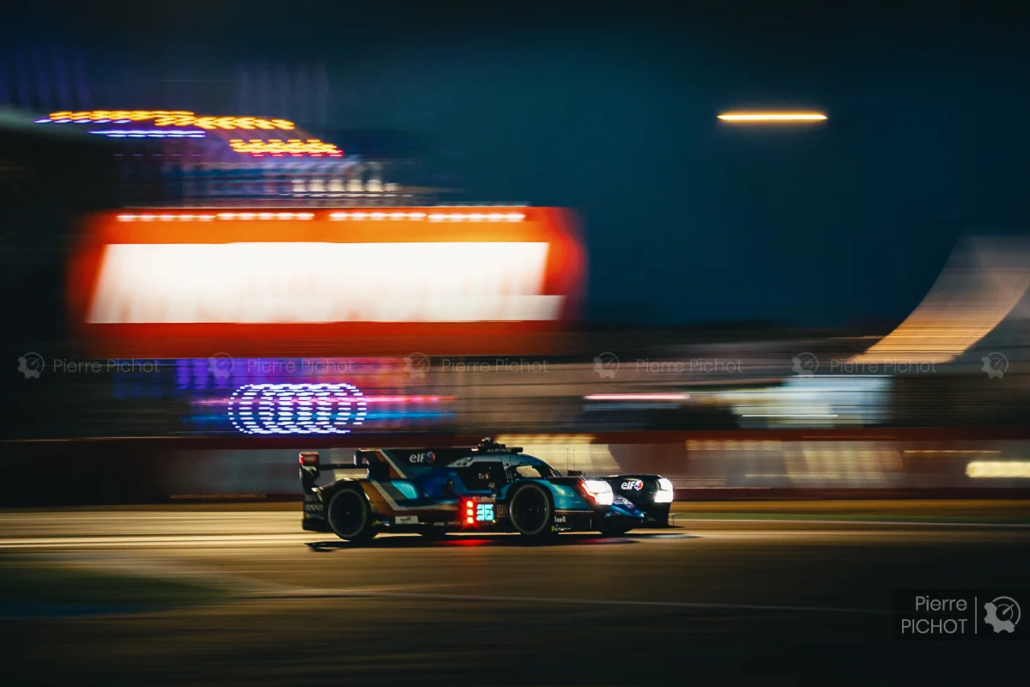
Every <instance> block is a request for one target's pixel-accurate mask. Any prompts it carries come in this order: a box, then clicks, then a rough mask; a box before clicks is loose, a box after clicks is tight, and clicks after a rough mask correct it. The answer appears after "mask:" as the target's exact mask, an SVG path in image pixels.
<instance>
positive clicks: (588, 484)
mask: <svg viewBox="0 0 1030 687" xmlns="http://www.w3.org/2000/svg"><path fill="white" fill-rule="evenodd" d="M583 488H584V489H586V492H587V494H588V495H589V496H590V497H591V498H593V499H594V502H595V503H597V505H599V506H610V505H612V502H613V501H614V500H615V492H613V491H612V485H610V484H608V483H607V482H604V481H602V480H599V479H588V480H585V481H584V482H583Z"/></svg>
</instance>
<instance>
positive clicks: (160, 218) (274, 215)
mask: <svg viewBox="0 0 1030 687" xmlns="http://www.w3.org/2000/svg"><path fill="white" fill-rule="evenodd" d="M314 218H315V213H313V212H219V213H218V214H217V215H192V214H162V215H118V221H119V222H175V221H179V222H192V221H194V220H196V221H199V222H211V221H213V220H216V219H219V220H235V219H242V220H252V219H256V220H273V219H278V220H298V219H299V220H309V219H314Z"/></svg>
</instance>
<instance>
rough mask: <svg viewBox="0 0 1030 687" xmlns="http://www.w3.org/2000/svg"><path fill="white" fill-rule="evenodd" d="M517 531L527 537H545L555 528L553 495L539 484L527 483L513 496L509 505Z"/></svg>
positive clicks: (513, 524)
mask: <svg viewBox="0 0 1030 687" xmlns="http://www.w3.org/2000/svg"><path fill="white" fill-rule="evenodd" d="M508 512H509V513H510V514H511V524H512V526H513V527H514V528H515V531H516V532H518V533H519V534H522V535H525V536H527V537H544V536H547V535H549V534H551V533H552V532H553V529H554V504H553V503H552V502H551V495H550V494H549V493H548V492H547V490H546V489H545V488H544V487H542V486H540V485H539V484H533V483H530V484H527V485H526V486H524V487H522V488H521V489H519V490H518V491H516V492H515V494H514V495H513V496H512V497H511V502H510V503H509V505H508Z"/></svg>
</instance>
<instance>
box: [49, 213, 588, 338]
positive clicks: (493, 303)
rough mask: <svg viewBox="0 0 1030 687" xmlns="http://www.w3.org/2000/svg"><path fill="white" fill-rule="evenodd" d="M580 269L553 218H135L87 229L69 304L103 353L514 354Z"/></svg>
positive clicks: (564, 309) (554, 319) (101, 220)
mask: <svg viewBox="0 0 1030 687" xmlns="http://www.w3.org/2000/svg"><path fill="white" fill-rule="evenodd" d="M584 263H585V255H584V251H583V248H582V246H581V244H580V242H579V240H578V238H577V236H576V234H575V231H574V228H573V227H572V225H571V218H570V216H569V213H567V212H566V211H564V210H561V209H557V208H525V207H521V208H513V207H449V208H441V207H426V208H373V209H369V210H357V209H349V210H341V209H326V210H322V209H315V210H312V211H307V212H297V211H275V212H272V211H266V210H253V211H250V210H240V209H233V211H231V212H217V211H211V210H192V211H174V212H170V211H162V210H155V211H142V210H137V211H133V212H132V213H127V212H122V213H105V214H100V215H96V216H94V217H92V218H90V219H89V220H88V221H87V223H86V226H85V229H84V232H83V235H82V237H81V242H80V245H79V248H78V250H77V251H76V253H75V255H74V256H73V259H72V261H71V274H70V279H69V293H68V299H69V306H70V313H71V316H72V319H73V323H74V325H75V327H76V331H77V332H78V333H79V335H80V336H81V338H82V340H83V341H84V342H85V343H86V344H88V347H89V349H90V350H91V352H93V353H94V354H97V355H105V356H121V357H133V356H136V357H144V356H147V357H179V356H183V357H187V356H201V357H203V356H209V355H212V354H214V353H215V352H218V351H229V352H230V353H231V354H233V355H291V354H301V353H303V354H309V353H313V352H314V353H324V354H330V353H341V354H355V353H361V352H375V353H390V352H393V353H404V354H407V353H410V352H411V351H413V350H418V351H421V352H424V353H427V354H433V353H475V352H497V351H512V350H518V349H520V348H522V345H521V344H520V342H519V337H521V336H524V335H531V334H539V333H546V332H556V331H560V329H561V325H562V323H563V322H566V321H568V320H569V319H570V318H571V317H573V316H574V314H575V312H576V309H577V308H578V305H579V299H580V297H581V290H582V282H583V276H584V268H585V264H584Z"/></svg>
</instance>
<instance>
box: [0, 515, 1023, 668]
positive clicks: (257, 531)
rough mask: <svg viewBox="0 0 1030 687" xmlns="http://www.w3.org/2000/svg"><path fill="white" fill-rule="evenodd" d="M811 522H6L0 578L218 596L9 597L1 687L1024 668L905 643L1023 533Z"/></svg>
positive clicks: (982, 652)
mask: <svg viewBox="0 0 1030 687" xmlns="http://www.w3.org/2000/svg"><path fill="white" fill-rule="evenodd" d="M813 520H816V521H804V520H802V521H793V522H775V521H769V522H762V521H755V520H744V521H732V520H730V521H724V520H712V521H704V520H701V519H696V520H695V519H693V518H690V519H687V520H683V521H681V526H680V527H676V528H673V529H668V530H648V531H641V532H633V533H631V534H630V535H629V536H627V537H624V538H621V539H604V538H600V537H595V536H592V535H579V534H576V535H563V536H561V537H559V538H558V539H557V540H556V541H554V542H551V543H549V544H546V545H527V544H526V543H525V542H524V541H523V540H522V539H520V538H519V537H517V536H515V535H493V536H455V537H450V538H448V539H447V540H446V541H444V542H433V543H430V542H426V541H423V540H422V539H421V538H419V537H417V536H400V535H397V536H387V537H380V538H378V539H376V540H375V541H373V542H372V544H370V545H368V546H364V547H353V546H350V545H347V544H343V543H340V542H338V541H335V540H332V539H331V538H325V537H318V536H315V535H312V534H311V533H304V532H302V531H300V529H299V514H298V513H296V512H292V511H290V510H285V509H282V508H272V509H267V510H262V509H252V508H251V509H239V510H234V509H224V510H217V511H216V510H210V511H204V510H200V511H198V510H192V509H175V508H174V507H168V508H167V509H154V508H151V509H110V510H103V509H93V510H88V511H70V510H69V511H60V510H57V511H45V512H42V511H9V512H4V513H0V566H2V567H6V568H8V569H10V568H12V566H13V567H17V568H19V569H21V570H30V571H31V570H50V569H54V568H61V569H71V570H87V571H93V572H101V573H111V574H117V575H120V576H133V577H136V578H143V579H160V580H165V581H167V580H171V581H177V582H187V583H190V584H198V585H203V586H205V587H207V588H213V589H216V590H218V592H217V595H216V597H215V598H214V599H213V600H212V599H210V598H205V601H204V602H203V603H199V604H192V605H183V606H182V607H172V608H167V609H160V610H155V609H152V608H146V607H143V608H130V609H121V608H116V609H114V610H113V611H112V610H110V609H108V611H107V612H103V609H100V610H96V609H94V610H93V611H90V610H86V611H81V612H78V613H73V612H72V611H71V610H69V609H67V608H65V607H63V606H58V605H54V606H52V607H50V608H44V607H40V606H38V605H37V606H32V607H28V606H25V605H24V604H22V605H18V604H15V605H13V606H12V605H11V603H10V601H11V600H10V598H8V599H7V601H8V602H9V603H8V604H7V608H8V612H7V617H5V618H3V619H2V620H0V635H2V636H0V646H2V647H3V652H4V663H3V665H4V668H5V670H4V672H5V679H4V684H50V683H58V682H60V683H63V684H98V685H111V684H139V685H142V684H185V683H192V684H212V685H214V684H219V685H237V684H238V685H244V684H247V685H254V684H274V685H306V684H327V685H328V684H332V685H343V684H355V685H374V684H397V685H400V684H413V683H416V684H437V683H443V682H447V683H450V684H456V683H459V682H463V683H466V684H475V685H494V684H496V685H529V684H543V685H571V684H576V685H635V684H640V685H654V684H659V683H664V682H672V683H676V684H687V683H697V684H712V683H717V682H718V683H722V684H745V683H747V684H754V683H755V681H760V683H761V684H799V683H810V682H817V681H818V682H820V683H823V684H830V685H833V684H880V685H882V684H905V685H915V684H929V683H930V682H931V681H932V682H934V683H937V684H978V683H980V682H982V681H983V679H984V676H985V674H995V675H998V676H999V677H1000V676H1003V675H1006V674H1018V673H1011V672H1008V671H1007V669H1006V666H1007V665H1008V664H1009V662H1012V665H1016V666H1022V665H1024V661H1023V658H1022V657H1024V656H1025V655H1026V651H1027V648H1028V647H1027V646H1026V645H1025V643H1022V642H1018V643H1007V644H1002V643H993V642H961V643H955V642H951V643H910V642H899V641H897V640H895V639H894V638H893V635H892V620H893V619H892V616H891V613H890V611H891V599H892V594H893V592H894V591H895V590H898V589H913V588H920V589H923V588H925V589H945V588H961V589H977V588H998V587H1027V586H1030V582H1028V580H1030V528H1028V527H1025V526H1020V525H1011V526H985V525H983V524H972V525H951V524H941V523H919V524H903V523H887V524H884V523H869V522H851V523H832V522H825V521H820V518H813ZM316 542H324V545H322V546H317V547H312V546H309V545H308V544H312V543H316ZM0 591H2V590H0ZM115 593H116V592H115ZM8 596H10V595H8ZM0 598H3V597H0ZM1025 607H1026V608H1027V609H1028V610H1030V599H1028V600H1027V604H1026V605H1025ZM3 608H4V606H3V605H2V604H0V611H2V610H3ZM11 608H16V609H19V610H18V612H13V611H11V610H10V609H11ZM26 609H28V610H26ZM1027 622H1030V620H1028V621H1027ZM1020 670H1022V671H1025V670H1026V668H1025V667H1023V668H1020ZM985 671H987V673H985ZM998 671H1001V672H998Z"/></svg>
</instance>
